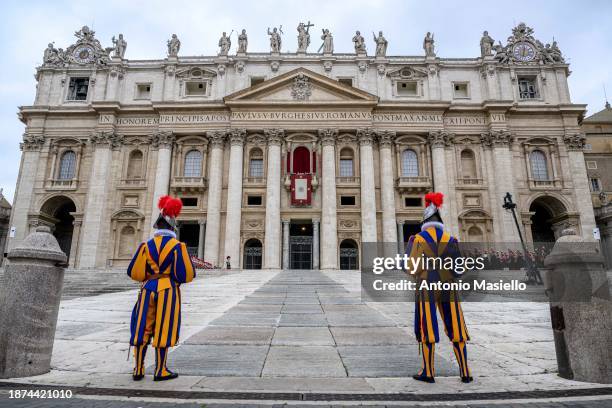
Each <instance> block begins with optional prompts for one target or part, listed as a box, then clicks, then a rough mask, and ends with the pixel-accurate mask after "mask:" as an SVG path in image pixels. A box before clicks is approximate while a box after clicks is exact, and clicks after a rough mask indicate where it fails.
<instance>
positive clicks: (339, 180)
mask: <svg viewBox="0 0 612 408" xmlns="http://www.w3.org/2000/svg"><path fill="white" fill-rule="evenodd" d="M360 180H361V178H359V177H352V176H351V177H347V176H340V177H336V185H337V186H355V187H358V186H359V183H360Z"/></svg>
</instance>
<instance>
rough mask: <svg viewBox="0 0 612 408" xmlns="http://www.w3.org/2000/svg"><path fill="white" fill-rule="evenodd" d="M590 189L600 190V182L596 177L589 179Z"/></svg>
mask: <svg viewBox="0 0 612 408" xmlns="http://www.w3.org/2000/svg"><path fill="white" fill-rule="evenodd" d="M591 191H601V183H600V182H599V179H598V178H592V179H591Z"/></svg>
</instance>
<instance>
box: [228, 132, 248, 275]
mask: <svg viewBox="0 0 612 408" xmlns="http://www.w3.org/2000/svg"><path fill="white" fill-rule="evenodd" d="M245 136H246V130H245V129H232V130H230V131H229V141H230V146H231V148H230V162H229V177H228V181H227V212H226V219H225V247H224V248H225V253H224V256H223V259H225V258H226V257H228V256H230V257H231V261H232V266H233V267H234V268H236V267H237V268H240V264H241V260H240V224H241V219H242V218H241V216H242V160H243V157H242V153H243V147H244V138H245Z"/></svg>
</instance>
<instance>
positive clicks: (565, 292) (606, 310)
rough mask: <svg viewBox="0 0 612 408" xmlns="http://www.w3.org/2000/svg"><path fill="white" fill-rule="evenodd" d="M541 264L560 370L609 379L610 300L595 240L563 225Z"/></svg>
mask: <svg viewBox="0 0 612 408" xmlns="http://www.w3.org/2000/svg"><path fill="white" fill-rule="evenodd" d="M545 265H546V266H547V267H549V268H550V271H549V272H548V273H547V274H546V276H545V284H546V288H547V291H548V294H549V299H550V311H551V322H552V327H553V333H554V337H555V349H556V353H557V364H558V367H559V375H560V376H561V377H563V378H568V379H573V380H577V381H586V382H597V383H606V384H609V383H612V350H611V345H612V341H611V340H612V339H611V336H610V334H611V333H612V302H611V301H610V286H609V282H608V278H607V274H606V271H605V269H604V267H603V258H602V256H601V254H600V252H599V245H598V243H597V242H585V240H584V238H582V237H581V236H579V235H577V234H576V231H575V230H573V229H566V230H564V231H563V232H562V233H561V237H559V239H558V240H557V242H556V243H555V246H554V248H553V250H552V251H551V253H550V254H549V255H548V256H547V257H546V260H545Z"/></svg>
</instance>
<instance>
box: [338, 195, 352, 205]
mask: <svg viewBox="0 0 612 408" xmlns="http://www.w3.org/2000/svg"><path fill="white" fill-rule="evenodd" d="M340 205H355V196H340Z"/></svg>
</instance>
